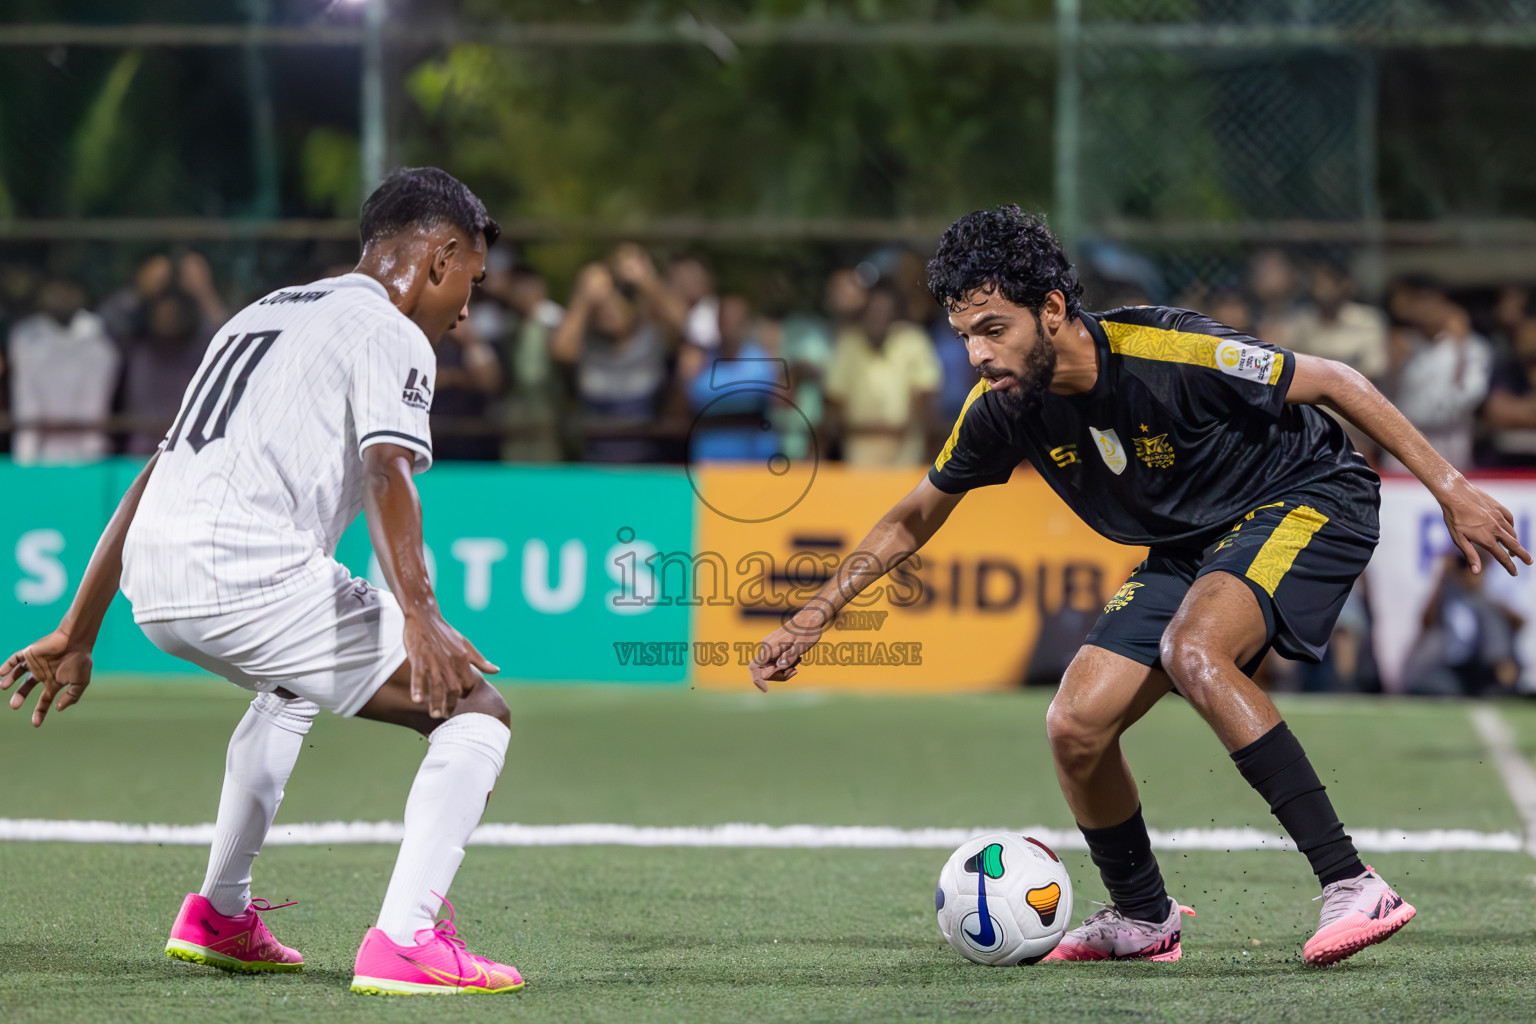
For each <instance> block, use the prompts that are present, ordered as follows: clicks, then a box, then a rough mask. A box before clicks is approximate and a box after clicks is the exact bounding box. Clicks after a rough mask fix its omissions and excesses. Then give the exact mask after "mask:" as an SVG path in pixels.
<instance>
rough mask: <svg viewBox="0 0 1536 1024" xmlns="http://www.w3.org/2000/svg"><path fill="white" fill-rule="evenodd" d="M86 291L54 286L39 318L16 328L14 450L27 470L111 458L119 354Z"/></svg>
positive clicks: (12, 348) (41, 296)
mask: <svg viewBox="0 0 1536 1024" xmlns="http://www.w3.org/2000/svg"><path fill="white" fill-rule="evenodd" d="M85 298H86V296H85V289H84V288H82V287H81V286H80V285H78V284H76V283H75V282H73V281H67V280H63V279H57V278H56V279H54V280H51V281H48V282H47V283H45V284H44V285H43V286H42V288H41V289H39V291H38V293H37V306H38V312H37V313H35V314H33V315H32V316H29V317H27V318H26V319H24V320H22V321H20V322H18V323H17V324H16V326H14V327H12V328H11V337H10V345H9V352H8V355H9V364H10V367H9V368H10V377H11V414H12V415H13V416H14V417H15V418H16V422H17V428H16V430H15V432H14V433H13V434H12V437H11V450H12V454H13V455H14V457H15V459H16V461H17V462H18V463H22V464H34V463H58V462H82V461H86V460H89V459H97V458H100V457H102V456H103V455H106V454H107V453H108V452H109V451H110V450H111V445H110V442H109V440H108V438H107V433H106V431H105V430H104V429H103V428H104V427H105V425H106V419H107V416H108V414H109V413H110V412H111V409H112V392H113V389H114V388H115V387H116V385H117V368H118V362H119V359H118V353H117V346H116V345H114V344H113V343H112V339H111V338H110V337H109V336H108V335H107V329H106V325H105V324H103V323H102V320H101V317H99V316H97V315H96V314H95V313H92V312H90V311H89V310H87V309H85Z"/></svg>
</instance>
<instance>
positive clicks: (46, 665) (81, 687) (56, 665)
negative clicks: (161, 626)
mask: <svg viewBox="0 0 1536 1024" xmlns="http://www.w3.org/2000/svg"><path fill="white" fill-rule="evenodd" d="M159 458H160V456H159V453H158V452H157V453H156V454H154V455H152V456H150V459H149V461H148V462H146V463H145V464H144V468H143V469H141V470H140V471H139V475H138V476H137V477H135V478H134V480H133V484H132V485H131V486H130V487H129V488H128V491H127V493H126V494H124V495H123V498H122V500H121V501H119V502H118V503H117V511H116V512H114V513H113V514H112V518H111V520H110V521H108V523H107V528H106V529H105V530H103V531H102V534H101V539H100V540H98V541H97V542H96V550H95V551H93V552H91V560H90V563H89V564H87V565H86V567H85V575H84V576H82V577H81V578H80V586H79V588H77V589H76V590H75V597H74V600H72V601H71V602H70V603H69V610H68V611H67V612H65V613H64V618H63V619H62V620H61V621H60V622H59V628H58V629H55V630H54V631H53V632H52V633H49V634H48V635H47V636H45V637H42V638H41V639H39V640H36V641H34V642H32V643H30V644H28V645H27V646H26V647H23V648H22V649H21V650H19V651H17V652H16V653H15V654H13V655H11V656H10V657H9V658H7V659H5V663H4V664H3V665H0V690H8V689H10V688H11V687H12V686H13V685H15V683H16V682H17V681H18V680H21V681H22V682H21V686H19V687H17V689H16V692H15V693H14V694H12V695H11V709H12V710H13V711H15V710H19V709H20V708H21V706H22V704H24V703H25V702H26V699H27V695H28V694H30V693H31V692H32V690H33V689H34V688H35V687H38V686H41V687H42V693H41V694H40V695H39V696H38V698H37V704H36V705H35V706H34V707H33V708H32V724H33V726H39V725H42V724H43V719H44V718H45V717H47V715H48V711H49V708H50V707H51V708H52V709H53V710H54V711H63V710H64V709H65V708H67V707H69V706H70V705H71V704H76V703H79V701H80V697H81V695H82V694H84V693H85V688H86V687H87V686H89V685H90V684H91V651H92V650H93V649H94V648H95V647H96V636H97V634H98V633H100V632H101V621H102V619H104V618H106V615H107V609H108V608H110V607H111V606H112V598H114V597H116V596H117V585H118V581H119V580H120V579H122V575H123V538H125V537H127V536H128V527H129V525H130V524H132V522H133V516H134V513H135V512H137V511H138V510H139V499H140V498H141V497H143V495H144V486H145V485H146V484H148V483H149V475H150V473H152V472H154V469H155V462H156V460H158V459H159Z"/></svg>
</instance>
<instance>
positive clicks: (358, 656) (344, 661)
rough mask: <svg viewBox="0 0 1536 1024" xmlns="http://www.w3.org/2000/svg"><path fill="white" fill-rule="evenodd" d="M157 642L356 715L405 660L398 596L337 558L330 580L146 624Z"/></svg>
mask: <svg viewBox="0 0 1536 1024" xmlns="http://www.w3.org/2000/svg"><path fill="white" fill-rule="evenodd" d="M140 628H141V629H143V630H144V635H145V636H147V637H149V639H150V642H152V643H153V644H154V645H155V646H156V647H158V648H160V649H161V650H162V651H164V652H165V653H167V654H171V655H175V656H176V657H178V658H181V659H183V660H185V661H190V662H191V663H192V664H194V665H197V666H199V667H201V668H205V669H207V670H208V671H209V672H212V673H214V674H215V675H220V676H223V677H224V678H225V679H228V680H229V681H230V682H232V683H234V684H235V685H236V686H242V687H244V688H245V689H247V690H255V691H257V692H261V693H267V692H270V691H272V690H276V689H278V688H279V687H281V688H282V689H285V690H287V691H289V692H290V693H294V694H297V695H298V696H300V697H304V698H306V699H308V700H312V701H314V702H315V703H316V704H318V705H320V706H321V707H323V708H326V709H327V710H329V711H334V712H335V713H336V714H338V715H355V714H357V712H358V711H359V710H360V709H361V708H362V706H363V705H364V704H367V703H368V700H369V698H371V697H372V696H373V695H374V694H375V693H376V692H378V689H379V687H381V686H383V685H384V682H385V680H387V679H388V678H389V677H390V676H391V675H392V674H393V673H394V671H395V669H397V668H399V667H400V666H401V664H403V663H404V662H405V616H404V615H403V614H402V613H401V611H400V605H399V604H398V603H397V602H396V601H395V596H394V595H393V594H391V593H390V592H389V591H387V590H378V589H376V588H374V587H372V586H370V585H369V584H368V581H367V580H361V579H354V578H353V576H352V574H351V573H350V572H349V571H347V569H346V567H345V566H343V565H341V564H339V563H333V571H332V573H331V577H330V578H329V579H327V578H325V577H322V578H321V579H320V580H318V581H317V582H316V583H315V584H313V585H311V586H309V587H307V588H305V589H303V590H301V591H299V592H298V593H296V594H291V595H289V596H287V597H284V598H281V599H279V600H277V601H274V602H273V603H272V604H268V605H262V606H261V607H259V608H249V609H245V610H243V611H235V612H226V613H225V614H223V615H206V616H199V617H196V618H186V619H166V620H164V621H161V622H144V623H141V624H140Z"/></svg>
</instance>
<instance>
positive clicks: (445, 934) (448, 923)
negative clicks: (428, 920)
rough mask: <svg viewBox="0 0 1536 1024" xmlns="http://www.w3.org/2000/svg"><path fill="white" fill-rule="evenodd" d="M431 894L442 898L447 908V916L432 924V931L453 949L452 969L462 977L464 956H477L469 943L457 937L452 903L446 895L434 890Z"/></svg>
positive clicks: (473, 958) (457, 931) (471, 957)
mask: <svg viewBox="0 0 1536 1024" xmlns="http://www.w3.org/2000/svg"><path fill="white" fill-rule="evenodd" d="M432 895H433V896H437V898H438V899H440V900H442V901H443V906H445V907H447V908H448V916H447V917H445V918H443V919H442V920H441V921H437V922H435V923H434V924H433V925H432V931H434V932H435V933H437V937H438V938H439V939H441V940H442V941H443V942H446V943H447V944H448V947H449V948H450V949H452V950H453V969H454V970H455V971H457V972H458V974H459V976H460V977H463V976H464V957H466V956H467V957H469V958H470V960H472V961H473V960H476V959H478V958H477V957H476V956H475V954H473V953H471V952H470V951H469V943H467V942H465V941H464V940H463V939H461V938H459V930H458V928H456V927H455V926H454V923H453V904H452V903H449V902H448V897H446V896H441V895H438V894H437V893H435V892H434V893H432Z"/></svg>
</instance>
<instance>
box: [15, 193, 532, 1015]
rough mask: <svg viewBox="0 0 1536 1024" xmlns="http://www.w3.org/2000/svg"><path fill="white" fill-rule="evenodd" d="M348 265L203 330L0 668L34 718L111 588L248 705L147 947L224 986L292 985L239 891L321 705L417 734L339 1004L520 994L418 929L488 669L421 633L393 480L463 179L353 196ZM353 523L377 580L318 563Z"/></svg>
mask: <svg viewBox="0 0 1536 1024" xmlns="http://www.w3.org/2000/svg"><path fill="white" fill-rule="evenodd" d="M360 229H361V235H362V242H363V254H362V259H361V260H360V262H359V263H358V265H357V268H356V269H355V270H354V271H353V272H352V273H350V274H343V275H342V276H340V277H334V278H328V279H326V280H322V281H316V282H314V283H313V284H308V285H305V286H303V287H301V288H285V289H282V290H280V291H277V292H274V293H272V294H271V295H268V296H266V297H265V298H262V299H260V300H258V301H257V302H254V303H252V304H251V305H250V306H247V307H246V308H245V309H243V310H241V311H240V312H239V313H238V314H236V315H235V317H234V319H232V320H231V321H230V322H229V323H228V324H226V325H225V326H224V327H223V329H222V330H220V331H219V332H218V334H217V335H216V336H215V337H214V339H213V341H212V342H211V343H210V344H209V346H208V352H207V354H206V355H205V356H204V357H203V362H202V366H201V367H200V368H199V370H198V373H197V376H196V378H195V379H194V380H193V381H192V383H191V385H190V386H189V387H188V388H187V391H186V395H185V397H184V398H183V400H182V405H181V411H180V413H179V414H178V415H177V418H176V422H175V424H174V425H173V426H172V427H171V430H170V433H168V434H167V435H166V438H165V441H164V442H163V443H162V445H161V447H160V450H159V452H158V453H157V454H156V455H155V456H154V457H153V458H151V459H150V461H149V463H148V464H147V465H146V466H145V467H144V470H143V471H142V472H141V473H140V474H139V476H138V478H137V479H136V480H135V481H134V483H133V486H132V487H130V488H129V490H128V493H127V494H126V495H124V497H123V499H122V501H121V503H120V504H119V505H118V508H117V512H116V514H115V515H114V516H113V517H112V519H111V521H110V522H109V523H108V525H107V528H106V531H105V532H104V533H103V534H102V537H101V540H100V542H99V543H98V544H97V546H96V550H95V552H94V554H93V555H92V556H91V560H90V564H89V566H88V567H87V569H86V571H85V575H84V576H83V578H82V579H81V582H80V587H79V589H78V591H77V592H76V593H75V596H74V600H73V601H72V602H71V604H70V608H69V611H68V612H67V613H66V614H65V616H64V618H63V621H62V622H60V624H59V627H58V629H57V630H55V631H54V632H52V633H50V634H48V635H47V636H45V637H43V638H42V639H40V640H38V641H36V642H35V643H33V644H31V645H30V646H28V647H26V648H24V649H22V650H20V651H18V652H16V653H15V654H13V655H12V656H11V657H10V658H9V659H8V660H7V661H6V662H5V663H4V665H3V666H0V689H3V688H9V687H10V686H11V685H13V684H15V683H17V682H18V681H19V682H20V683H21V685H20V686H19V688H18V689H17V692H16V693H15V694H14V695H13V696H12V698H11V707H12V708H20V707H21V706H22V703H23V701H24V700H25V698H26V697H27V695H28V694H29V693H30V692H31V691H32V690H33V689H37V690H38V691H39V697H38V699H37V703H36V706H35V708H34V710H33V713H32V724H33V725H41V724H42V722H43V720H44V717H45V716H46V715H47V713H48V711H49V710H50V708H52V709H53V710H56V711H62V710H63V709H64V708H67V707H69V706H70V705H71V704H74V703H75V702H77V701H78V700H79V699H80V697H81V694H82V693H83V692H84V690H85V688H86V686H87V684H89V682H90V676H91V650H92V648H93V646H94V644H95V640H96V635H97V632H98V630H99V629H100V626H101V622H102V618H103V616H104V615H105V614H106V610H107V607H108V605H109V604H110V603H111V601H112V598H113V595H114V594H115V593H116V592H117V590H118V587H119V584H121V587H122V590H123V593H124V594H125V595H126V596H127V597H128V599H129V601H130V602H131V603H132V605H133V615H134V621H135V622H137V623H138V624H139V626H140V627H141V628H142V629H143V630H144V633H145V634H146V635H147V636H148V637H149V638H150V640H152V641H153V642H154V643H155V644H156V646H158V647H160V648H161V649H162V650H165V651H167V652H168V653H171V654H174V655H176V656H178V657H181V658H184V659H186V660H187V661H190V662H192V663H194V664H196V665H200V666H202V667H203V668H206V669H207V670H208V671H210V672H213V673H216V674H218V675H221V676H223V677H224V678H226V679H228V680H229V681H230V682H232V683H235V684H236V685H238V686H241V687H244V688H246V689H249V690H252V691H255V693H256V697H255V699H254V700H253V701H252V702H251V706H250V709H249V710H248V711H247V712H246V714H245V717H244V718H243V719H242V720H241V722H240V725H239V726H238V727H237V728H236V729H235V733H234V736H233V737H232V738H231V739H230V742H229V751H228V756H227V759H226V761H225V775H224V789H223V793H222V795H221V796H220V798H219V813H218V820H217V824H216V826H215V832H214V839H213V846H212V849H211V851H210V855H209V862H208V874H207V877H206V878H205V879H204V881H203V885H202V888H201V889H200V890H199V891H198V892H196V893H190V894H188V895H187V897H186V900H185V902H184V903H183V904H182V908H181V913H180V914H179V915H178V917H177V919H176V921H175V924H174V926H173V927H172V930H171V937H170V942H169V943H168V945H167V947H166V952H167V953H168V954H169V955H170V956H172V957H175V958H177V959H181V960H190V961H194V962H197V963H202V964H208V965H210V966H214V967H219V968H222V969H224V970H228V971H236V972H258V971H289V970H298V969H299V968H301V967H302V966H303V957H301V956H300V955H299V953H298V952H296V951H295V950H292V949H290V948H288V947H287V946H284V945H283V944H282V943H280V942H278V941H277V940H276V939H275V938H274V937H273V936H272V933H271V932H270V931H268V929H267V927H266V925H265V924H264V923H263V922H262V919H261V916H260V914H259V911H262V910H268V909H271V908H270V907H269V906H268V905H267V904H266V903H264V902H262V901H256V902H254V903H253V902H252V900H251V891H250V883H251V864H252V861H253V860H254V859H255V857H256V855H257V853H258V852H260V850H261V847H262V843H263V842H264V841H265V840H266V836H267V831H268V829H269V828H270V827H271V825H272V818H273V816H274V815H275V814H276V813H277V807H278V804H279V803H280V802H281V801H282V798H283V787H284V785H286V783H287V781H288V777H289V774H290V773H291V772H292V771H293V766H294V762H295V761H297V759H298V756H299V750H300V748H301V747H302V746H303V742H304V735H305V733H307V732H308V730H309V727H310V724H311V723H312V722H313V721H314V718H315V716H316V714H317V713H318V712H319V709H320V708H325V709H327V710H329V711H332V712H335V713H336V714H339V715H357V716H359V717H362V718H371V719H374V720H376V721H382V722H392V723H395V724H397V725H403V726H405V727H406V728H410V729H415V730H416V731H418V732H420V733H422V734H423V735H425V736H426V737H427V738H428V740H429V741H430V743H429V746H428V748H427V754H426V757H425V759H424V760H423V761H422V764H421V769H420V771H419V772H418V773H417V776H416V780H415V782H414V784H413V785H412V786H411V791H410V796H409V798H408V799H407V802H406V807H405V839H404V841H403V842H402V843H401V846H400V854H399V858H398V860H397V861H396V863H395V870H394V874H393V876H392V877H391V878H390V882H389V888H388V890H387V892H386V894H385V897H384V904H383V907H382V909H381V910H380V912H379V917H378V922H377V927H374V928H370V929H369V930H368V932H367V934H366V936H365V938H364V939H363V943H362V947H361V948H360V949H359V951H358V954H357V962H356V969H355V976H354V978H353V982H352V991H354V992H363V993H379V994H386V993H387V994H438V993H442V994H458V993H479V992H506V991H513V990H516V989H519V988H521V987H522V985H523V979H522V977H521V975H520V974H519V973H518V971H517V969H516V968H515V967H511V966H509V965H506V964H500V963H496V962H495V961H493V960H490V959H487V958H485V957H480V956H475V955H473V954H471V953H469V952H468V951H467V949H466V948H465V944H464V941H463V940H462V939H458V938H455V936H454V929H453V923H452V918H451V910H452V908H451V906H450V917H449V919H447V920H444V921H440V922H437V923H436V924H435V925H434V923H433V919H434V917H435V916H436V915H437V912H438V910H439V909H440V907H441V905H442V904H443V903H444V902H446V901H445V900H444V897H445V896H446V894H447V892H448V888H449V886H450V885H451V883H452V882H453V877H454V873H455V872H456V871H457V870H458V867H459V862H460V861H461V860H463V857H464V844H465V842H466V841H467V840H468V838H469V834H470V832H471V831H473V829H474V828H475V826H476V824H478V823H479V820H480V815H481V813H482V812H483V811H484V809H485V804H486V799H487V797H488V796H489V795H490V792H491V788H492V787H493V786H494V785H495V782H496V778H497V776H498V775H499V774H500V772H501V768H502V764H503V759H504V757H505V754H506V749H507V743H508V740H509V739H510V736H511V733H510V731H509V722H510V715H509V713H508V711H507V705H506V702H505V701H504V700H503V699H502V697H501V695H500V694H499V693H498V692H497V691H496V689H495V687H493V686H491V685H490V684H488V683H486V682H485V680H484V678H483V677H482V676H481V673H482V672H485V673H494V672H496V671H497V670H496V667H495V666H494V665H492V664H491V663H490V662H489V661H487V660H486V659H485V657H484V656H483V655H481V654H480V652H479V651H477V650H476V649H475V647H474V645H473V644H471V643H470V642H469V641H468V640H466V639H465V638H464V637H463V636H460V635H459V633H458V632H457V631H455V630H454V629H453V627H451V626H450V625H448V623H447V622H445V621H443V617H442V615H441V614H440V613H439V611H438V608H437V604H436V602H435V600H434V598H433V593H432V586H431V582H430V580H429V579H428V575H427V569H426V566H425V563H424V556H423V551H422V534H421V508H420V504H419V501H418V497H417V492H416V486H415V483H414V482H413V480H412V475H413V474H415V473H419V472H421V471H423V470H425V469H426V468H427V467H428V466H429V465H431V462H432V443H431V437H430V433H429V431H428V420H427V413H428V410H429V408H430V406H431V398H432V381H433V379H434V378H435V377H436V356H435V353H434V350H433V345H434V344H435V342H436V341H437V339H439V338H441V337H442V335H443V334H444V333H445V332H447V331H449V330H451V329H452V328H453V327H454V325H455V324H457V323H458V322H459V321H461V320H463V319H464V317H465V316H466V314H467V310H466V304H467V302H468V300H469V296H470V290H471V288H472V286H473V284H474V283H475V282H476V281H478V280H479V279H480V277H481V276H482V275H483V272H484V268H485V254H486V249H487V247H488V246H489V245H491V244H492V243H493V242H494V241H495V240H496V236H497V235H498V234H499V232H500V229H499V228H498V227H497V226H496V223H495V222H494V221H492V220H491V219H490V218H489V217H488V216H487V214H486V211H485V206H484V205H483V204H482V203H481V202H480V200H479V199H477V198H476V197H475V196H474V194H473V193H472V192H470V191H469V189H468V188H466V187H465V186H464V185H463V184H462V183H460V182H459V181H457V180H456V179H454V178H453V177H452V176H451V175H449V174H447V173H445V172H443V171H440V170H438V169H436V168H403V169H401V170H398V171H396V172H395V173H394V174H392V175H390V177H389V179H388V180H386V181H385V182H384V184H382V185H381V186H379V188H378V190H377V191H375V192H374V193H373V195H371V196H369V197H368V200H367V201H366V202H365V203H364V204H363V209H362V216H361V223H360ZM359 511H363V512H365V514H366V516H367V521H368V528H369V534H370V536H371V537H372V540H373V547H374V551H375V553H376V555H377V557H378V561H379V566H380V568H381V569H382V571H383V574H384V578H385V579H386V580H387V581H388V584H389V588H390V589H389V590H388V591H381V590H376V589H374V588H373V587H371V586H369V585H368V583H367V582H366V581H364V580H361V579H354V578H353V576H352V574H351V573H350V572H348V571H347V569H346V568H345V567H343V566H342V565H341V564H340V563H338V562H337V561H336V560H335V558H334V552H335V550H336V542H337V541H338V540H339V539H340V537H341V535H342V532H343V531H344V530H345V529H346V528H347V526H348V525H349V524H350V523H351V522H352V521H353V520H354V519H355V518H356V517H357V514H358V512H359Z"/></svg>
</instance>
